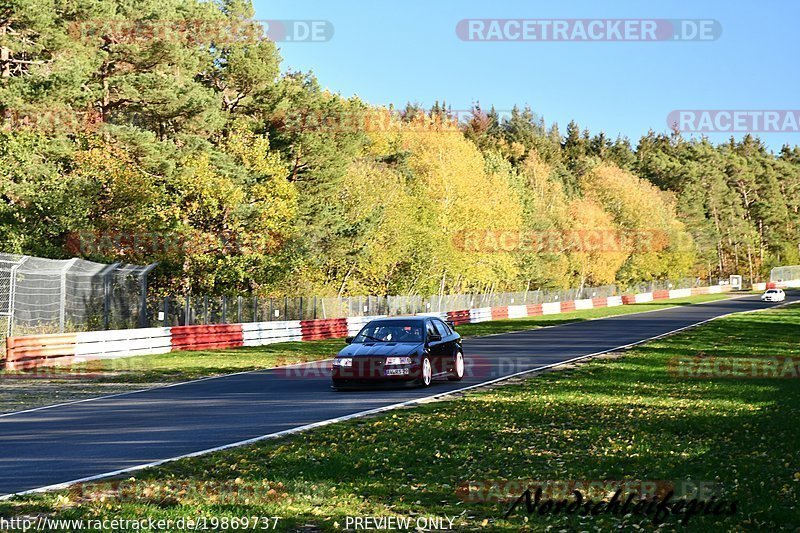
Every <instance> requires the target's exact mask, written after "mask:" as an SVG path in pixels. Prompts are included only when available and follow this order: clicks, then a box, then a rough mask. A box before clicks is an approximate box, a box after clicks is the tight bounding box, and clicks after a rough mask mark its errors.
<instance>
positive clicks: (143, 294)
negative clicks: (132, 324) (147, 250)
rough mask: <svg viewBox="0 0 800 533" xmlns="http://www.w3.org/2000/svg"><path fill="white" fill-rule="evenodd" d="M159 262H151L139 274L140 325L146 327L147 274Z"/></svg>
mask: <svg viewBox="0 0 800 533" xmlns="http://www.w3.org/2000/svg"><path fill="white" fill-rule="evenodd" d="M157 264H158V263H150V264H149V265H147V266H146V267H144V270H143V271H142V273H141V274H139V327H140V328H146V327H147V326H148V323H147V275H148V274H149V273H150V271H151V270H153V269H154V268H155V267H156V265H157Z"/></svg>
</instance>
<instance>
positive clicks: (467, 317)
mask: <svg viewBox="0 0 800 533" xmlns="http://www.w3.org/2000/svg"><path fill="white" fill-rule="evenodd" d="M768 285H769V284H767V286H768ZM729 290H730V286H719V285H717V286H713V287H697V288H694V289H673V290H659V291H653V292H646V293H639V294H630V295H624V296H609V297H603V298H591V299H588V298H587V299H581V300H569V301H563V302H547V303H542V304H528V305H509V306H499V307H479V308H476V309H462V310H458V311H448V312H429V313H419V314H420V315H426V316H436V317H439V318H441V319H443V320H450V321H452V322H454V323H455V324H456V326H459V325H462V324H478V323H481V322H488V321H490V320H502V319H505V318H524V317H531V316H541V315H554V314H560V313H567V312H571V311H576V310H586V309H595V308H600V307H615V306H619V305H625V304H634V303H645V302H652V301H653V300H667V299H674V298H686V297H689V296H696V295H700V294H716V293H721V292H726V291H729ZM383 316H385V315H376V316H362V317H350V318H328V319H318V320H288V321H274V322H251V323H245V324H216V325H198V326H174V327H167V328H142V329H125V330H111V331H90V332H85V333H58V334H52V335H30V336H24V337H9V338H8V339H7V342H6V347H7V348H6V358H5V361H4V363H5V368H6V369H7V370H22V369H28V368H36V367H43V366H59V365H69V364H74V363H80V362H86V361H91V360H98V359H115V358H119V357H132V356H137V355H152V354H164V353H169V352H175V351H184V350H217V349H224V348H237V347H240V346H264V345H267V344H273V343H278V342H291V341H308V340H320V339H333V338H340V337H345V336H347V335H355V334H356V333H358V332H359V331H360V330H361V328H362V327H363V326H364V324H366V323H367V322H369V321H370V320H373V319H375V318H381V317H383Z"/></svg>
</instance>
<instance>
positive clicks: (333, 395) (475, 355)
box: [0, 293, 800, 495]
mask: <svg viewBox="0 0 800 533" xmlns="http://www.w3.org/2000/svg"><path fill="white" fill-rule="evenodd" d="M798 300H800V295H797V294H792V293H789V294H788V297H787V302H788V301H798ZM773 305H775V304H765V303H762V302H760V301H759V300H758V297H757V296H754V297H747V298H739V299H732V300H721V301H717V302H711V303H707V304H702V305H691V306H680V307H676V308H671V309H665V310H661V311H653V312H647V313H638V314H635V315H626V316H620V317H616V318H607V319H602V320H592V321H586V322H578V323H572V324H565V325H562V326H558V327H552V328H543V329H539V330H531V331H524V332H517V333H508V334H502V335H492V336H487V337H481V338H475V339H471V340H467V341H465V342H464V351H465V356H466V359H467V367H468V371H467V372H468V375H467V377H465V379H464V381H461V382H457V383H454V382H448V381H441V382H435V383H434V384H433V385H432V386H431V387H430V388H428V389H424V390H421V389H400V390H371V391H357V392H335V391H333V390H331V388H330V383H329V378H328V377H326V376H325V375H323V374H324V372H323V371H320V370H319V369H320V367H321V365H319V364H316V365H314V364H312V365H311V366H303V365H301V366H299V367H295V368H291V369H273V370H263V371H255V372H248V373H243V374H233V375H229V376H223V377H219V378H212V379H205V380H200V381H194V382H188V383H183V384H178V385H173V386H169V387H163V388H157V389H150V390H147V391H142V392H134V393H127V394H123V395H119V396H114V397H107V398H99V399H96V400H90V401H83V402H80V403H72V404H64V405H60V406H53V407H49V408H43V409H38V410H31V411H27V412H19V413H10V414H7V415H2V416H0V495H7V494H11V493H15V492H21V491H25V490H30V489H35V488H40V487H45V486H50V485H54V484H59V483H64V482H69V481H76V480H79V479H84V478H88V477H93V476H99V475H102V474H107V473H110V472H115V471H120V470H125V469H130V468H134V467H137V466H141V465H144V464H149V463H153V462H157V461H162V460H165V459H170V458H174V457H178V456H183V455H187V454H191V453H194V452H200V451H204V450H209V449H213V448H218V447H221V446H225V445H229V444H233V443H238V442H241V441H245V440H248V439H254V438H258V437H261V436H265V435H271V434H274V433H278V432H283V431H287V430H292V429H295V428H298V427H301V426H305V425H308V424H314V423H318V422H322V421H326V420H331V419H338V418H340V417H345V416H348V415H353V414H356V413H361V412H363V411H368V410H372V409H376V408H383V407H387V406H391V405H395V404H398V403H401V402H406V401H413V400H418V399H421V398H424V397H427V396H433V395H439V394H442V393H446V392H449V391H453V390H456V389H462V388H464V387H468V386H471V385H476V384H479V383H483V382H487V381H492V380H494V379H497V378H499V377H502V376H508V375H510V374H514V373H517V372H522V371H525V370H531V369H536V368H540V367H543V366H546V365H551V364H553V363H558V362H563V361H567V360H570V359H574V358H576V357H580V356H585V355H588V354H594V353H598V352H603V351H608V350H612V349H614V348H618V347H623V346H626V345H629V344H632V343H636V342H640V341H643V340H645V339H649V338H652V337H655V336H658V335H661V334H664V333H667V332H671V331H674V330H677V329H680V328H684V327H688V326H691V325H693V324H697V323H699V322H702V321H705V320H708V319H711V318H714V317H717V316H720V315H725V314H729V313H733V312H739V311H750V310H756V309H764V308H768V307H772V306H773Z"/></svg>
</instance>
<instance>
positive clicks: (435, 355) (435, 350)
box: [425, 319, 447, 375]
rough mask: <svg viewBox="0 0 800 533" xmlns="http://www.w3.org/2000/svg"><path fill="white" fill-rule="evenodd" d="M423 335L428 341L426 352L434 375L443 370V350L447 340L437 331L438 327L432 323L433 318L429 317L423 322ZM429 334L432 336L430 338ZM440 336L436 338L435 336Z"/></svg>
mask: <svg viewBox="0 0 800 533" xmlns="http://www.w3.org/2000/svg"><path fill="white" fill-rule="evenodd" d="M425 335H426V339H427V342H428V352H429V353H430V358H431V365H432V366H433V373H434V375H436V374H438V373H440V372H443V371H444V370H443V369H442V368H443V366H442V363H443V361H442V359H443V357H444V351H445V349H446V346H447V340H446V339H445V338H444V337H443V336H442V334H441V333H439V330H438V328H437V327H436V325H435V324H434V320H433V319H430V320H427V321H426V322H425ZM431 336H434V338H432V337H431ZM437 336H438V337H441V338H440V339H436V338H435V337H437Z"/></svg>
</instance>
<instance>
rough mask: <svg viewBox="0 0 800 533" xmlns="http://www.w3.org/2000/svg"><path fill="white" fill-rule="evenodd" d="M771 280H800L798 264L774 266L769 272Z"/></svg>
mask: <svg viewBox="0 0 800 533" xmlns="http://www.w3.org/2000/svg"><path fill="white" fill-rule="evenodd" d="M769 280H770V281H773V282H781V281H794V280H800V265H796V266H781V267H775V268H773V269H772V270H770V272H769Z"/></svg>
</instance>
